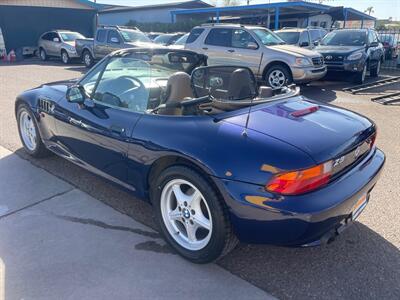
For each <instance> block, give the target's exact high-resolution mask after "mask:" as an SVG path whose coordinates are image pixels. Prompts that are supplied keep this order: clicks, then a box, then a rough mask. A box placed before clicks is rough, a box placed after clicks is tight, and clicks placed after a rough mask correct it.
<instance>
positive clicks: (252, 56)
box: [185, 24, 326, 88]
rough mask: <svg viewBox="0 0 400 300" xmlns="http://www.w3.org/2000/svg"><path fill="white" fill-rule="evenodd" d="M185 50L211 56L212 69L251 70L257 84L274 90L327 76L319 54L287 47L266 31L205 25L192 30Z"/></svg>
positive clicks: (246, 27)
mask: <svg viewBox="0 0 400 300" xmlns="http://www.w3.org/2000/svg"><path fill="white" fill-rule="evenodd" d="M185 49H188V50H193V51H196V52H198V53H203V54H206V55H208V56H209V64H210V65H213V64H214V65H218V64H233V65H238V66H246V67H249V68H250V69H251V70H252V71H253V73H254V74H255V76H256V77H257V79H258V80H262V81H264V82H266V84H268V85H269V86H271V87H273V88H281V87H282V86H284V85H286V84H290V83H292V82H295V83H307V82H311V81H313V80H318V79H320V78H322V77H324V76H325V74H326V67H325V65H324V61H323V58H322V56H321V55H320V54H319V53H317V52H314V51H311V50H308V49H302V48H299V47H295V46H292V45H287V44H286V43H285V42H284V41H283V40H282V39H281V38H280V37H279V36H277V35H276V34H275V33H273V32H272V31H270V30H268V29H266V28H263V27H257V26H243V25H235V24H221V25H218V24H205V25H202V26H198V27H195V28H194V29H192V31H191V32H190V35H189V37H188V39H187V41H186V45H185Z"/></svg>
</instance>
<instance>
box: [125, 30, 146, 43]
mask: <svg viewBox="0 0 400 300" xmlns="http://www.w3.org/2000/svg"><path fill="white" fill-rule="evenodd" d="M120 33H121V35H122V38H123V39H124V41H125V42H127V43H132V42H143V43H151V40H150V39H149V38H148V37H147V36H146V35H145V34H144V33H143V32H141V31H138V30H129V29H126V30H121V31H120Z"/></svg>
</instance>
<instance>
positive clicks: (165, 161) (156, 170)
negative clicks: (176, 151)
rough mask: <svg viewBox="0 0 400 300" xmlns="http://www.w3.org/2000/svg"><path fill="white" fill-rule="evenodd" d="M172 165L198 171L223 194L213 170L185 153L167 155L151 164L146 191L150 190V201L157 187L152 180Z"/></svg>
mask: <svg viewBox="0 0 400 300" xmlns="http://www.w3.org/2000/svg"><path fill="white" fill-rule="evenodd" d="M172 166H185V167H188V168H190V169H192V170H194V171H196V172H197V173H199V174H200V175H201V176H203V177H204V179H206V180H207V181H208V182H209V183H210V184H211V185H212V186H213V188H215V191H216V192H217V193H218V194H219V195H220V196H221V194H220V191H219V190H218V188H217V185H216V184H215V182H214V180H213V179H212V172H211V170H210V169H209V168H208V167H206V166H204V165H203V164H201V163H199V162H197V161H195V160H194V159H191V158H188V157H185V156H183V155H166V156H163V157H160V158H158V159H157V160H155V161H154V162H153V163H152V164H151V167H150V170H149V171H148V173H147V181H146V191H147V192H148V195H149V198H150V202H151V199H152V189H153V188H156V187H154V186H152V182H154V181H155V178H157V177H158V176H159V175H160V174H161V173H162V172H163V171H164V170H166V169H168V168H170V167H172Z"/></svg>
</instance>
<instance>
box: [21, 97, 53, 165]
mask: <svg viewBox="0 0 400 300" xmlns="http://www.w3.org/2000/svg"><path fill="white" fill-rule="evenodd" d="M25 118H27V119H26V121H28V120H30V121H31V122H32V123H30V124H29V125H30V126H29V129H28V126H25V125H28V124H27V123H28V122H27V123H26V124H24V123H23V122H24V120H25ZM17 123H18V133H19V137H20V139H21V142H22V145H23V146H24V149H25V151H26V152H27V153H28V154H29V155H31V156H33V157H36V158H42V157H46V156H49V155H50V151H49V150H47V148H46V146H45V145H44V144H43V142H42V137H41V136H40V132H39V129H38V126H37V124H36V119H35V117H34V116H33V113H32V111H31V110H30V108H29V107H28V105H26V104H20V105H19V106H18V108H17ZM27 131H29V132H31V134H33V132H34V136H35V138H34V140H35V143H33V142H32V140H31V139H29V137H28V136H27Z"/></svg>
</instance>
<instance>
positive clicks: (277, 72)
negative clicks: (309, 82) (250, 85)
mask: <svg viewBox="0 0 400 300" xmlns="http://www.w3.org/2000/svg"><path fill="white" fill-rule="evenodd" d="M264 79H265V81H266V82H267V84H268V85H269V86H270V87H271V88H273V89H276V88H281V87H284V86H285V85H288V84H291V83H292V82H293V79H292V76H291V74H290V71H289V70H288V68H286V67H284V66H282V65H275V66H272V67H270V68H269V69H268V70H267V72H266V74H265V78H264Z"/></svg>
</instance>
